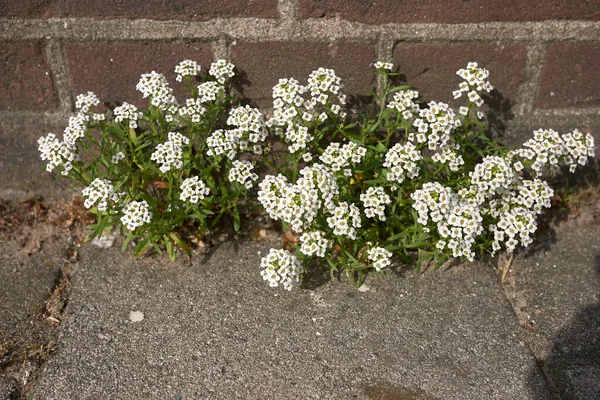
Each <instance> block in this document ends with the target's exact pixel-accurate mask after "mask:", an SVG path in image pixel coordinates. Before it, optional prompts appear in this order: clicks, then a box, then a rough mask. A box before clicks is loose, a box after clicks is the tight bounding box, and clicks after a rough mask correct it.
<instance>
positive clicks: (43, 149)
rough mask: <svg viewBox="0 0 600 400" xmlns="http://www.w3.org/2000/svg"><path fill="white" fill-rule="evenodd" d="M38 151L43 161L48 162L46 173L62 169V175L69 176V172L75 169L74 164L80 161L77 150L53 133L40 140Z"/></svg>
mask: <svg viewBox="0 0 600 400" xmlns="http://www.w3.org/2000/svg"><path fill="white" fill-rule="evenodd" d="M38 151H39V152H40V153H41V154H40V156H41V158H42V160H44V161H46V162H47V164H46V171H48V172H52V171H53V170H54V168H57V167H62V169H63V170H62V171H61V174H62V175H68V174H69V171H70V170H71V169H73V162H74V161H79V160H80V158H79V155H78V154H77V153H76V152H75V149H74V148H72V147H70V146H68V145H67V144H65V143H64V142H61V141H60V140H58V139H57V138H56V135H54V134H53V133H49V134H48V135H47V136H45V137H44V136H42V137H40V138H39V139H38Z"/></svg>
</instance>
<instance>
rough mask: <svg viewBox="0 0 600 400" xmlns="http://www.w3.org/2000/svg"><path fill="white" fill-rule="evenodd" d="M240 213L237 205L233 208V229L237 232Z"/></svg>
mask: <svg viewBox="0 0 600 400" xmlns="http://www.w3.org/2000/svg"><path fill="white" fill-rule="evenodd" d="M240 223H241V222H240V212H239V211H238V208H237V205H235V206H233V229H234V230H235V231H236V232H237V231H239V230H240Z"/></svg>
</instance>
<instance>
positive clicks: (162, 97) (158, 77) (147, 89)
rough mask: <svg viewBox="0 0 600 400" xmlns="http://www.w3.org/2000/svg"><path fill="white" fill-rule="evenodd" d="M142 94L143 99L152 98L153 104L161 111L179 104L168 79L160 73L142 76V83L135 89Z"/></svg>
mask: <svg viewBox="0 0 600 400" xmlns="http://www.w3.org/2000/svg"><path fill="white" fill-rule="evenodd" d="M135 88H136V89H137V90H138V91H140V92H142V97H143V98H146V97H150V98H151V101H150V102H151V104H152V105H153V106H155V107H159V108H160V109H161V110H167V109H168V108H169V107H171V106H172V105H174V104H177V100H176V99H175V96H173V89H171V88H170V87H169V83H168V82H167V78H165V77H164V75H162V74H159V73H158V72H154V71H152V72H151V73H149V74H142V77H141V78H140V81H139V82H138V84H137V85H136V87H135Z"/></svg>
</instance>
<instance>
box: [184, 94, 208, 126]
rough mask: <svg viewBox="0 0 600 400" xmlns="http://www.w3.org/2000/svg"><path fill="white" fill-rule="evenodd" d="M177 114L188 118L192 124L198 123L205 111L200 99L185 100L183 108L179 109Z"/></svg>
mask: <svg viewBox="0 0 600 400" xmlns="http://www.w3.org/2000/svg"><path fill="white" fill-rule="evenodd" d="M177 111H178V113H179V115H180V116H182V117H188V118H189V119H190V120H191V121H192V122H196V123H197V122H200V120H201V119H202V116H203V115H204V113H205V112H206V109H205V108H204V107H203V106H202V101H201V100H200V99H187V100H186V101H185V107H180V108H179V109H178V110H177Z"/></svg>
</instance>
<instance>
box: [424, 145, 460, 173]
mask: <svg viewBox="0 0 600 400" xmlns="http://www.w3.org/2000/svg"><path fill="white" fill-rule="evenodd" d="M431 159H432V160H433V161H435V162H438V163H442V164H446V163H447V164H448V167H450V171H458V170H459V169H460V166H461V165H464V163H465V161H464V160H463V158H462V156H461V155H460V154H458V153H457V152H456V150H454V149H451V148H449V147H447V148H445V149H443V150H442V151H441V152H438V153H435V154H434V155H433V156H431Z"/></svg>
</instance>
